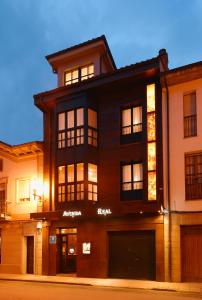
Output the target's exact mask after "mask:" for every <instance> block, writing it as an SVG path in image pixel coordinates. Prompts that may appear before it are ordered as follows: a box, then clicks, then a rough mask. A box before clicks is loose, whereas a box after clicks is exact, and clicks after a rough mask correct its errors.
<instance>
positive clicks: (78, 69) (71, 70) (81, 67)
mask: <svg viewBox="0 0 202 300" xmlns="http://www.w3.org/2000/svg"><path fill="white" fill-rule="evenodd" d="M92 65H93V67H94V68H95V65H94V63H89V64H86V65H83V66H79V67H77V68H72V69H70V70H66V71H65V72H64V85H65V86H68V85H71V84H74V83H78V82H82V81H84V80H87V79H89V78H92V77H94V76H95V69H94V72H93V73H87V75H83V76H81V70H82V69H83V68H89V67H90V66H92ZM74 71H78V77H77V78H75V79H72V76H71V79H70V80H68V81H66V74H68V73H70V74H71V75H72V73H73V72H74ZM83 77H87V78H83ZM76 79H77V81H76V82H73V81H74V80H76ZM67 83H68V84H67Z"/></svg>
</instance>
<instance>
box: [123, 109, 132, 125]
mask: <svg viewBox="0 0 202 300" xmlns="http://www.w3.org/2000/svg"><path fill="white" fill-rule="evenodd" d="M130 125H131V109H124V110H123V111H122V126H123V127H125V126H130Z"/></svg>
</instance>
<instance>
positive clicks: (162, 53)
mask: <svg viewBox="0 0 202 300" xmlns="http://www.w3.org/2000/svg"><path fill="white" fill-rule="evenodd" d="M159 59H160V72H161V75H162V78H163V81H164V85H165V90H166V119H167V120H166V121H167V122H166V131H167V174H166V179H167V197H166V208H167V212H166V213H167V214H168V281H170V282H171V281H172V252H171V230H172V218H171V203H170V141H169V136H170V130H169V127H170V126H169V89H168V83H167V78H166V71H168V55H167V52H166V49H161V50H159Z"/></svg>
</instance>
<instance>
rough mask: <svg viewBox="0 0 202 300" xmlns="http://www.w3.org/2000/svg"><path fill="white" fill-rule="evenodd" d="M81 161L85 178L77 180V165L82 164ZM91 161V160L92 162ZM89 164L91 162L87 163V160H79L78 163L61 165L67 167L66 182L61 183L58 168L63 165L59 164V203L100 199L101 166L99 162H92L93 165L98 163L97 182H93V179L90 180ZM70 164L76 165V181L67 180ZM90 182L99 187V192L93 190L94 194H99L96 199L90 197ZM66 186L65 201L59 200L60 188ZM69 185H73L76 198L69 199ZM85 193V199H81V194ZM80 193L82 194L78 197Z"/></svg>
mask: <svg viewBox="0 0 202 300" xmlns="http://www.w3.org/2000/svg"><path fill="white" fill-rule="evenodd" d="M80 163H83V165H84V170H83V176H84V178H83V180H82V181H81V180H79V181H77V165H78V164H80ZM90 163H91V162H90ZM88 164H89V163H86V162H77V163H72V164H71V163H70V164H66V165H61V166H63V167H65V182H64V183H59V182H58V174H59V172H58V168H59V167H61V166H58V167H57V172H56V199H57V203H58V204H61V203H69V202H78V201H81V202H84V201H92V202H93V201H94V202H97V201H98V172H99V171H98V170H99V167H98V165H97V164H95V163H91V164H93V165H96V166H97V182H93V181H89V180H88ZM68 165H74V181H73V182H68V181H67V166H68ZM89 184H91V185H93V186H96V187H97V192H94V191H92V195H94V194H96V195H97V200H95V199H94V197H93V199H91V200H90V199H89V198H88V193H89ZM62 186H63V187H64V189H65V192H64V201H59V189H60V187H62ZM68 186H73V190H74V191H73V192H72V193H73V194H74V197H73V198H74V199H68ZM82 193H83V199H81V195H82ZM78 195H80V196H79V197H78Z"/></svg>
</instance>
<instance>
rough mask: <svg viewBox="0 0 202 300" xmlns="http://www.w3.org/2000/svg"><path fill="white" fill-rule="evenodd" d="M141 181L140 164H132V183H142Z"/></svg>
mask: <svg viewBox="0 0 202 300" xmlns="http://www.w3.org/2000/svg"><path fill="white" fill-rule="evenodd" d="M142 180H143V172H142V164H134V165H133V182H135V181H142Z"/></svg>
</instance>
